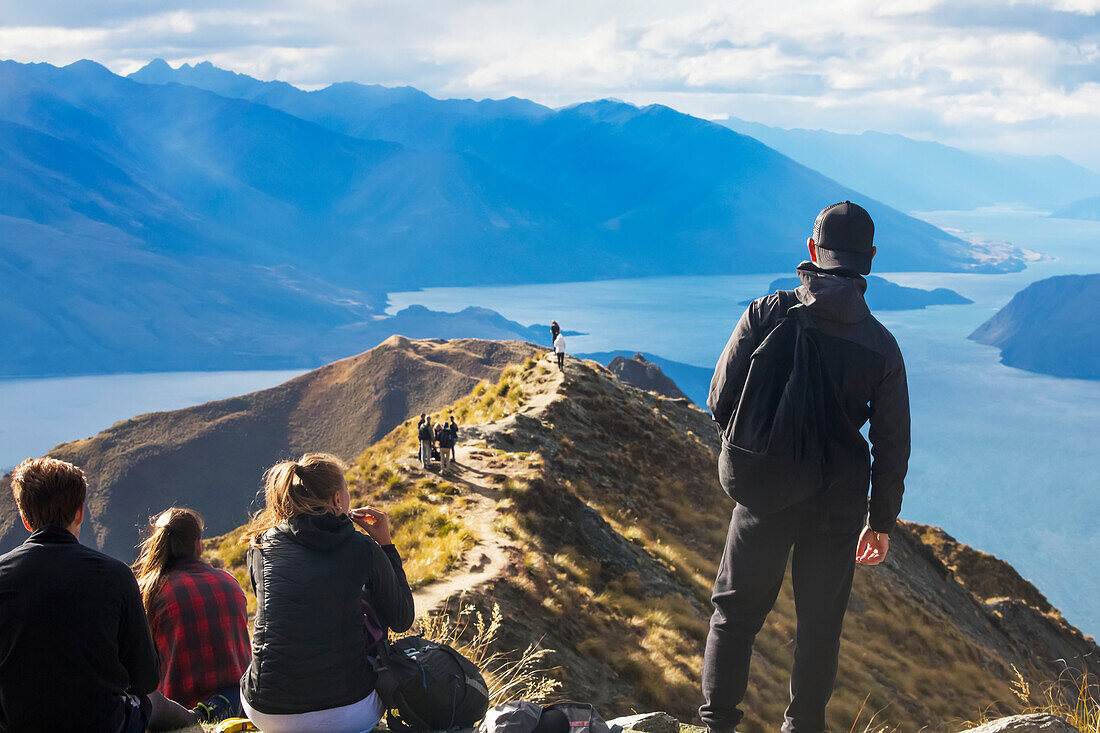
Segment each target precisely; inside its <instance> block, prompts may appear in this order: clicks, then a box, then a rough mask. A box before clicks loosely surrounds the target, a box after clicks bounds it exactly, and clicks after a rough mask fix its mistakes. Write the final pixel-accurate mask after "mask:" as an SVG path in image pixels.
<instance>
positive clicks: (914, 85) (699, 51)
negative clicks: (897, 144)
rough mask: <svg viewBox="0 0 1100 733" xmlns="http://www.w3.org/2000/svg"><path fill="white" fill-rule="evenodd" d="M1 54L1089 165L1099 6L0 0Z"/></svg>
mask: <svg viewBox="0 0 1100 733" xmlns="http://www.w3.org/2000/svg"><path fill="white" fill-rule="evenodd" d="M0 57H3V58H12V59H15V60H18V61H47V62H50V63H54V64H65V63H69V62H71V61H75V60H78V59H81V58H91V59H94V60H96V61H99V62H100V63H103V64H105V65H106V66H108V67H109V68H111V69H112V70H114V71H116V72H118V73H128V72H130V71H133V70H135V69H137V68H138V67H140V66H141V65H143V64H144V63H145V62H147V61H149V60H150V59H152V58H154V57H162V58H164V59H166V60H168V61H169V62H170V63H172V64H173V65H177V64H178V63H180V62H185V61H186V62H195V61H201V60H210V61H212V62H214V63H215V64H217V65H219V66H223V67H226V68H231V69H234V70H236V71H241V72H244V73H248V74H251V75H253V76H257V77H260V78H264V79H282V80H285V81H289V82H291V83H294V84H298V85H301V86H306V87H310V88H313V87H317V86H322V85H325V84H327V83H330V82H333V81H342V80H351V81H360V82H373V83H381V84H387V85H395V84H411V85H413V86H416V87H419V88H421V89H423V90H425V91H427V92H429V93H431V94H433V95H436V96H461V97H467V96H470V97H477V98H480V97H502V96H509V95H517V96H522V97H528V98H531V99H534V100H536V101H539V102H542V103H544V104H549V105H552V106H560V105H564V104H570V103H572V102H577V101H582V100H587V99H593V98H599V97H617V98H620V99H624V100H627V101H631V102H635V103H638V104H645V103H650V102H660V103H664V104H668V105H670V106H673V107H675V108H677V109H680V110H683V111H685V112H689V113H692V114H696V115H699V116H702V117H708V118H721V117H726V116H735V117H741V118H744V119H750V120H756V121H759V122H764V123H766V124H772V125H780V126H783V127H812V128H825V129H830V130H836V131H841V132H860V131H862V130H866V129H875V130H882V131H886V132H899V133H902V134H906V135H910V136H913V137H919V138H924V139H936V140H941V141H943V142H947V143H951V144H955V145H959V146H961V147H966V148H971V149H991V150H1004V151H1012V152H1026V153H1061V154H1063V155H1066V156H1067V157H1069V158H1071V159H1074V160H1076V161H1078V162H1081V163H1083V164H1086V165H1089V166H1090V167H1092V168H1094V169H1097V170H1100V143H1098V140H1100V134H1098V132H1100V0H1022V1H1019V2H985V1H984V0H946V1H942V2H941V1H938V0H820V1H819V0H806V1H804V2H781V0H764V1H762V2H757V1H752V2H744V1H740V0H739V1H735V2H731V1H727V2H697V1H696V0H674V1H664V2H651V1H649V0H579V1H578V0H554V1H553V2H550V1H549V0H543V1H542V2H535V1H533V0H532V1H528V0H358V1H354V0H194V1H193V2H179V1H177V0H167V1H165V2H150V1H149V0H96V1H95V2H91V1H89V0H0Z"/></svg>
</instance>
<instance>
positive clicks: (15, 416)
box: [0, 370, 302, 472]
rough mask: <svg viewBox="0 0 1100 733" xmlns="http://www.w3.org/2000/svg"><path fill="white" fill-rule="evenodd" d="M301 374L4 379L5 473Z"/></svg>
mask: <svg viewBox="0 0 1100 733" xmlns="http://www.w3.org/2000/svg"><path fill="white" fill-rule="evenodd" d="M301 373H302V372H301V371H300V370H299V371H250V372H165V373H160V374H108V375H102V376H92V377H56V378H46V379H0V472H6V471H7V470H8V469H10V468H11V467H13V466H15V465H16V464H17V463H19V462H20V461H21V460H23V459H24V458H27V457H28V456H40V455H42V454H43V453H45V452H46V451H48V450H50V448H53V447H54V446H55V445H57V444H58V443H60V442H62V441H69V440H78V439H80V438H87V437H91V436H93V435H95V434H96V433H98V432H99V431H100V430H103V429H104V428H108V427H110V426H111V425H112V424H114V423H115V422H117V421H119V420H124V419H126V418H129V417H134V416H135V415H141V414H144V413H147V412H156V411H160V410H176V409H179V408H181V407H189V406H191V405H200V404H202V403H203V402H209V401H211V400H219V399H224V398H226V397H232V396H234V395H239V394H244V393H246V392H254V391H255V390H258V389H264V388H267V387H273V386H275V385H276V384H281V383H282V382H285V381H286V380H288V379H290V378H292V377H296V376H298V375H299V374H301Z"/></svg>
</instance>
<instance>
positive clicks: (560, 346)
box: [554, 333, 565, 372]
mask: <svg viewBox="0 0 1100 733" xmlns="http://www.w3.org/2000/svg"><path fill="white" fill-rule="evenodd" d="M554 353H555V354H556V355H557V357H558V371H559V372H564V371H565V336H562V335H561V334H560V333H559V334H558V335H557V337H556V338H555V339H554Z"/></svg>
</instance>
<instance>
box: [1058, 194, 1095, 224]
mask: <svg viewBox="0 0 1100 733" xmlns="http://www.w3.org/2000/svg"><path fill="white" fill-rule="evenodd" d="M1051 216H1056V217H1058V218H1059V219H1085V220H1086V221H1100V196H1089V197H1088V198H1084V199H1080V200H1078V201H1074V202H1073V203H1071V204H1067V205H1066V206H1063V207H1062V208H1060V209H1057V210H1056V211H1055V212H1054V213H1052V214H1051Z"/></svg>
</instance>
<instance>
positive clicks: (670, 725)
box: [607, 713, 680, 733]
mask: <svg viewBox="0 0 1100 733" xmlns="http://www.w3.org/2000/svg"><path fill="white" fill-rule="evenodd" d="M607 724H608V725H618V726H622V728H623V730H634V731H639V733H680V721H679V720H677V719H676V718H674V717H672V716H671V715H669V714H668V713H640V714H638V715H627V716H625V717H622V718H615V719H614V720H609V721H607Z"/></svg>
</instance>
